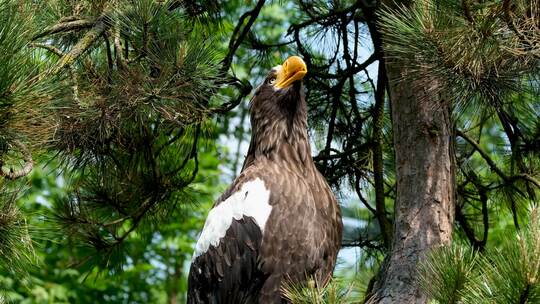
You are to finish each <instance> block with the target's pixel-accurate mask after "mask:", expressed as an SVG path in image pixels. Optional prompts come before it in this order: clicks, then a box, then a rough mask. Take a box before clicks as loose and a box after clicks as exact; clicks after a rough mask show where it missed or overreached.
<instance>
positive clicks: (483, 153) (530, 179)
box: [456, 130, 540, 189]
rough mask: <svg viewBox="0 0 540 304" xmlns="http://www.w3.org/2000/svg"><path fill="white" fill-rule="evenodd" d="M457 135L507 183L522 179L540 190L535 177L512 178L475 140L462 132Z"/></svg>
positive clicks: (517, 176) (539, 184) (527, 175)
mask: <svg viewBox="0 0 540 304" xmlns="http://www.w3.org/2000/svg"><path fill="white" fill-rule="evenodd" d="M456 134H457V135H458V136H459V137H461V138H463V139H465V140H466V141H467V142H468V143H469V144H470V145H471V146H473V148H474V149H475V150H476V151H478V153H480V156H482V158H483V159H484V160H485V161H486V162H487V164H488V165H489V167H490V168H491V170H493V171H494V172H495V173H497V175H499V176H500V177H501V178H502V179H503V180H504V181H505V182H513V181H515V180H517V179H522V180H526V181H528V182H530V183H532V184H534V185H535V186H536V187H538V188H539V189H540V181H538V180H537V179H536V178H534V177H533V176H530V175H529V174H526V173H520V174H516V175H512V176H508V175H506V174H505V173H504V172H503V171H502V170H501V169H500V168H499V167H498V166H497V164H495V162H494V161H493V159H491V157H490V156H489V155H488V154H487V152H486V151H484V149H482V147H480V145H479V144H478V143H477V142H476V141H475V140H474V139H472V138H471V137H469V136H468V135H467V134H465V133H463V132H462V131H460V130H457V131H456Z"/></svg>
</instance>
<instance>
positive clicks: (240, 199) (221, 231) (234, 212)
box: [193, 178, 272, 259]
mask: <svg viewBox="0 0 540 304" xmlns="http://www.w3.org/2000/svg"><path fill="white" fill-rule="evenodd" d="M269 200H270V190H268V189H266V186H265V185H264V182H263V181H262V180H261V179H260V178H256V179H254V180H252V181H249V182H247V183H244V184H243V185H242V188H241V189H240V191H237V192H235V193H233V194H232V195H231V196H229V198H227V199H226V200H225V201H223V202H222V203H221V204H219V205H217V206H216V207H214V208H213V209H212V210H210V212H209V213H208V217H207V218H206V222H205V223H204V228H203V231H202V232H201V235H200V236H199V240H198V241H197V245H195V252H194V253H193V259H195V258H196V257H198V256H200V255H201V254H203V253H205V252H206V251H207V250H208V248H210V245H212V246H214V247H217V246H218V245H219V240H220V239H221V238H223V237H224V236H225V233H226V232H227V230H228V229H229V227H230V226H231V224H232V221H233V219H235V220H240V219H241V218H242V217H243V216H251V217H253V218H254V219H255V223H256V224H257V225H258V226H259V228H260V229H261V232H264V226H265V225H266V220H268V217H269V216H270V212H271V211H272V206H270V204H269Z"/></svg>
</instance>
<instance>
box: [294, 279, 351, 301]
mask: <svg viewBox="0 0 540 304" xmlns="http://www.w3.org/2000/svg"><path fill="white" fill-rule="evenodd" d="M356 284H357V283H355V282H351V283H344V282H343V281H341V280H340V279H338V278H334V279H333V280H332V281H330V282H329V283H328V284H327V285H326V286H324V287H320V286H316V284H315V283H314V281H313V280H310V281H308V283H307V284H302V285H298V284H294V283H289V284H286V285H285V286H284V287H283V295H284V297H285V298H286V299H287V300H289V301H290V302H291V303H292V304H349V303H350V304H352V303H359V302H360V301H361V298H360V293H359V291H358V290H357V288H356V287H355V286H356Z"/></svg>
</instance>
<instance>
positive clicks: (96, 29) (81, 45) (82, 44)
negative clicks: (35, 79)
mask: <svg viewBox="0 0 540 304" xmlns="http://www.w3.org/2000/svg"><path fill="white" fill-rule="evenodd" d="M101 19H102V18H101ZM107 27H108V26H107V25H106V24H105V22H104V21H103V20H99V21H97V23H96V24H95V25H94V26H93V27H92V29H90V30H89V31H88V32H87V33H86V34H85V35H84V37H83V38H81V39H80V40H79V42H78V43H77V44H76V45H75V46H73V48H72V49H71V50H70V51H69V52H68V53H67V54H65V55H64V56H63V57H62V58H60V60H59V61H58V64H57V65H56V67H54V68H53V70H52V73H53V74H57V73H58V72H60V71H61V70H62V69H63V68H65V67H66V66H69V65H71V64H73V62H75V60H77V59H78V58H79V57H80V56H81V55H82V54H83V53H84V52H86V51H87V50H88V49H89V48H90V47H91V46H92V45H93V44H94V42H95V41H96V40H97V39H98V38H99V37H100V36H101V35H102V34H103V33H104V32H105V30H106V29H107Z"/></svg>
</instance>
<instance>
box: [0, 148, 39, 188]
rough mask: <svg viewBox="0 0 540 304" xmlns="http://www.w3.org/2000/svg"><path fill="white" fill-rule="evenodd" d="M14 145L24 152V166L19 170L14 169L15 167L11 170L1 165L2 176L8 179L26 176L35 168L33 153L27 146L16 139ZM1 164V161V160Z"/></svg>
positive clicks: (0, 172)
mask: <svg viewBox="0 0 540 304" xmlns="http://www.w3.org/2000/svg"><path fill="white" fill-rule="evenodd" d="M13 145H14V146H16V147H17V148H19V149H20V152H21V153H22V154H23V158H24V166H22V168H21V169H19V170H13V168H11V169H9V171H6V170H5V169H4V168H1V167H0V176H3V177H4V178H6V179H10V180H14V179H17V178H20V177H23V176H26V175H28V174H29V173H30V171H32V168H34V161H33V160H32V154H31V153H30V151H28V149H27V148H26V146H25V145H24V144H23V143H22V142H20V141H18V140H16V141H14V142H13ZM0 165H1V161H0Z"/></svg>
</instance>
